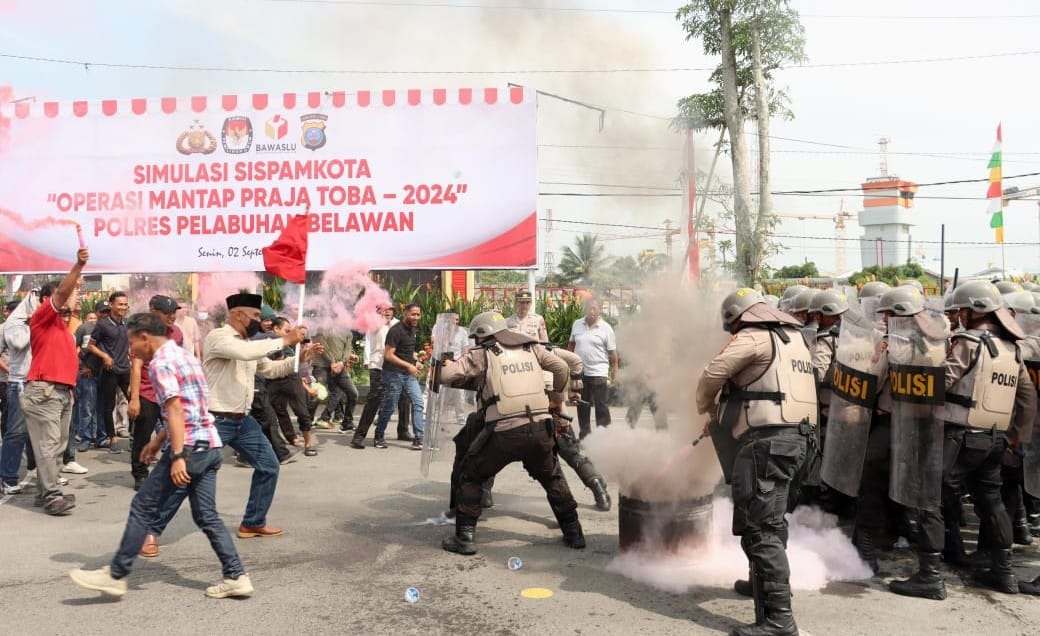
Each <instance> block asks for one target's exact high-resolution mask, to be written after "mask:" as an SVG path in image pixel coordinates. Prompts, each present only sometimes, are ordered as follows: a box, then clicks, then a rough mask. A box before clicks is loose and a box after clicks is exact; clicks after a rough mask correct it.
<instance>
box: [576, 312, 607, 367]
mask: <svg viewBox="0 0 1040 636" xmlns="http://www.w3.org/2000/svg"><path fill="white" fill-rule="evenodd" d="M570 340H571V342H573V343H574V353H576V354H578V356H579V357H580V358H581V361H582V362H583V363H584V364H585V371H584V374H585V375H587V376H589V377H591V378H605V377H608V376H609V375H610V352H612V351H616V350H617V343H616V342H615V341H614V328H613V327H611V326H610V323H608V322H607V321H605V320H603V319H602V318H600V319H599V320H597V321H596V324H594V325H591V326H589V324H588V323H587V322H585V319H584V318H579V319H577V320H575V321H574V326H573V327H571V338H570Z"/></svg>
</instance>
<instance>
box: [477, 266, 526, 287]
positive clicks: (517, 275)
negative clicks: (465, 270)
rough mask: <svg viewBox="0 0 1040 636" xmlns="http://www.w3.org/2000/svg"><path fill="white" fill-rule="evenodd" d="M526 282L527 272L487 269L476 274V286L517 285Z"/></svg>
mask: <svg viewBox="0 0 1040 636" xmlns="http://www.w3.org/2000/svg"><path fill="white" fill-rule="evenodd" d="M525 282H527V272H524V271H520V270H515V269H487V270H482V271H479V272H477V284H478V285H491V286H497V285H519V284H523V283H525Z"/></svg>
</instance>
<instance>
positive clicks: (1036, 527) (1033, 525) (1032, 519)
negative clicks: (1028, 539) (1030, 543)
mask: <svg viewBox="0 0 1040 636" xmlns="http://www.w3.org/2000/svg"><path fill="white" fill-rule="evenodd" d="M1026 519H1027V523H1028V524H1029V534H1031V535H1033V536H1034V537H1040V514H1035V515H1027V516H1026Z"/></svg>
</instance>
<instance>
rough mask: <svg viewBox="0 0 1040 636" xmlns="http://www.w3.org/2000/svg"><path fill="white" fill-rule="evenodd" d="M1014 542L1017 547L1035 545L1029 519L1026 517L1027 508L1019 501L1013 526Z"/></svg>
mask: <svg viewBox="0 0 1040 636" xmlns="http://www.w3.org/2000/svg"><path fill="white" fill-rule="evenodd" d="M1011 531H1012V534H1013V536H1014V542H1015V543H1016V544H1017V545H1033V535H1032V533H1030V531H1029V518H1028V517H1027V516H1026V507H1025V506H1024V505H1023V504H1022V502H1021V501H1019V504H1018V508H1017V509H1016V510H1015V519H1014V522H1013V523H1012V524H1011Z"/></svg>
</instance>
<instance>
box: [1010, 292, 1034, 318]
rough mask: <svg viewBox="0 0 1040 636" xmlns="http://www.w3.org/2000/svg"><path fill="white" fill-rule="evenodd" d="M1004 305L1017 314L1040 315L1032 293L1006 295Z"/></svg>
mask: <svg viewBox="0 0 1040 636" xmlns="http://www.w3.org/2000/svg"><path fill="white" fill-rule="evenodd" d="M1004 304H1005V306H1007V308H1008V309H1011V310H1012V311H1014V312H1015V313H1016V314H1040V308H1037V306H1036V299H1034V298H1033V294H1032V292H1027V291H1019V292H1012V293H1010V294H1004Z"/></svg>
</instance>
